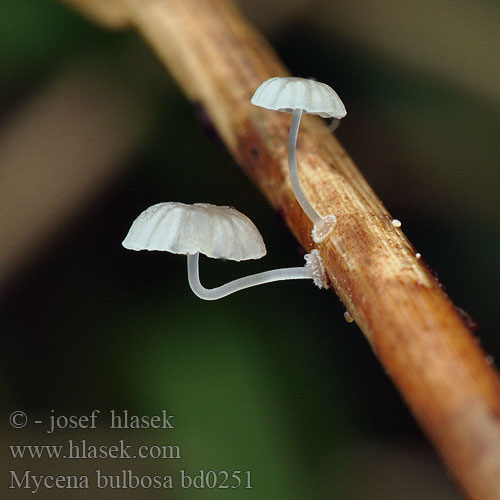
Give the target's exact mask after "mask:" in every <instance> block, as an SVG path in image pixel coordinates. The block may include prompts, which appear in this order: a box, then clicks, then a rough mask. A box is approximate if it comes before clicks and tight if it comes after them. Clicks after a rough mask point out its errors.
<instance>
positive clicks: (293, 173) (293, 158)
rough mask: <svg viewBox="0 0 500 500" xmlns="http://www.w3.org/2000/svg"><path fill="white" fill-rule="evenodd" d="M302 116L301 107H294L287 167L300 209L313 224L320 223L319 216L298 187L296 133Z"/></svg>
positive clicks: (289, 135)
mask: <svg viewBox="0 0 500 500" xmlns="http://www.w3.org/2000/svg"><path fill="white" fill-rule="evenodd" d="M301 118H302V109H294V111H293V116H292V124H291V125H290V132H289V134H288V169H289V170H290V182H291V183H292V189H293V192H294V193H295V198H297V201H298V202H299V205H300V206H301V207H302V210H304V212H305V213H306V214H307V216H308V217H309V218H310V219H311V221H312V222H313V224H320V223H321V216H320V215H319V214H318V212H316V210H314V208H313V207H312V205H311V204H310V203H309V200H308V199H307V198H306V196H305V194H304V192H303V191H302V188H301V187H300V181H299V171H298V168H297V154H296V150H297V135H298V133H299V127H300V120H301Z"/></svg>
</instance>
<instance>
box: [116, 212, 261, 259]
mask: <svg viewBox="0 0 500 500" xmlns="http://www.w3.org/2000/svg"><path fill="white" fill-rule="evenodd" d="M122 245H123V246H124V247H125V248H128V249H129V250H160V251H166V252H171V253H177V254H184V255H194V254H195V253H197V252H200V253H202V254H204V255H206V256H207V257H212V258H214V259H229V260H236V261H241V260H248V259H260V258H261V257H263V256H264V255H266V246H265V244H264V240H263V239H262V236H261V234H260V233H259V230H258V229H257V228H256V227H255V225H254V224H253V222H252V221H251V220H250V219H249V218H248V217H247V216H246V215H243V214H242V213H241V212H238V210H236V209H235V208H232V207H218V206H216V205H210V204H208V203H195V204H194V205H186V204H184V203H178V202H166V203H158V204H157V205H153V206H152V207H149V208H148V209H146V210H145V211H144V212H142V213H141V215H139V217H137V219H135V221H134V222H133V224H132V227H131V228H130V230H129V232H128V234H127V236H126V238H125V239H124V240H123V243H122Z"/></svg>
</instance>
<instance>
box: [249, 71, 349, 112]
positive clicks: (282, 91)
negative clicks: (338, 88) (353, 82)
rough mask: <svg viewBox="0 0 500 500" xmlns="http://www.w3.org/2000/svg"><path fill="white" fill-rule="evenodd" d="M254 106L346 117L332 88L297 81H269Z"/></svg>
mask: <svg viewBox="0 0 500 500" xmlns="http://www.w3.org/2000/svg"><path fill="white" fill-rule="evenodd" d="M252 104H254V105H255V106H260V107H262V108H266V109H273V110H276V111H283V112H285V113H293V111H294V110H295V109H302V110H304V111H305V112H306V113H311V114H314V115H319V116H321V117H322V118H343V117H344V116H345V115H346V114H347V111H346V109H345V106H344V104H343V103H342V101H341V100H340V97H339V96H338V95H337V93H336V92H335V91H334V90H333V89H332V88H331V87H330V86H328V85H326V83H321V82H317V81H315V80H307V79H306V78H298V77H279V76H276V77H274V78H270V79H269V80H267V81H265V82H264V83H262V84H261V85H260V86H259V88H258V89H257V90H256V91H255V94H254V95H253V97H252Z"/></svg>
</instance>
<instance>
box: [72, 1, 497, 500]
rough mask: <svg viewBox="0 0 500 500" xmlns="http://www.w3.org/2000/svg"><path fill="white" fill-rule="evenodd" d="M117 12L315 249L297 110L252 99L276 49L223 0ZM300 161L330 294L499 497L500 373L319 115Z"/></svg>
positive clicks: (474, 492) (429, 420)
mask: <svg viewBox="0 0 500 500" xmlns="http://www.w3.org/2000/svg"><path fill="white" fill-rule="evenodd" d="M71 1H72V2H73V3H75V4H81V5H85V4H87V2H86V0H71ZM88 5H89V6H90V3H89V4H88ZM122 5H123V9H124V10H123V12H122V13H121V14H120V16H119V19H120V21H122V22H123V26H125V25H126V24H127V23H130V24H131V25H135V26H136V27H137V29H138V30H139V31H141V32H142V34H143V36H144V37H145V38H146V40H147V41H148V43H149V44H150V45H151V46H152V47H153V48H154V50H155V51H156V52H157V54H158V56H159V57H160V58H161V60H162V61H163V62H164V63H165V66H166V67H167V68H168V69H169V71H170V72H171V73H172V75H173V76H174V77H175V79H176V80H177V81H178V83H179V85H180V86H181V87H182V88H183V89H184V91H185V92H186V93H187V95H188V96H189V98H190V99H191V100H193V101H195V102H197V103H199V104H201V105H202V106H203V108H204V109H205V110H206V112H207V114H208V116H209V117H210V118H211V120H212V121H213V124H214V126H215V128H216V129H217V131H218V132H219V134H220V136H221V137H222V139H223V140H224V142H225V144H226V145H227V147H228V148H229V150H230V151H231V153H232V154H233V155H234V157H235V158H236V160H237V161H238V163H239V164H240V165H241V167H242V168H243V169H244V171H245V172H246V173H247V175H248V176H249V177H250V178H251V179H252V180H253V181H254V182H255V183H256V184H257V186H258V187H259V188H260V189H261V190H262V192H263V193H264V194H265V196H266V197H267V198H268V200H269V201H270V203H271V204H272V205H273V207H274V208H275V209H276V210H278V211H279V212H280V213H282V214H283V216H284V218H285V220H286V222H287V224H288V225H289V227H290V230H291V231H292V232H293V233H294V234H295V236H296V237H297V239H298V240H299V241H300V242H301V244H302V245H303V246H304V248H305V249H306V250H308V251H309V250H311V248H313V246H314V243H313V241H312V239H311V236H310V234H311V229H312V228H311V223H310V221H309V219H308V218H307V217H306V216H305V214H304V213H303V212H302V210H301V209H300V207H299V205H298V204H297V203H296V201H295V198H294V196H293V193H292V190H291V186H290V181H289V176H288V166H287V150H286V145H287V135H288V128H289V125H290V115H288V114H284V113H278V112H273V111H267V110H263V109H260V108H256V107H254V106H252V105H251V104H250V98H251V96H252V94H253V92H254V91H255V89H256V88H257V86H258V85H259V84H260V83H261V82H263V81H264V80H266V79H268V78H270V77H272V76H284V75H287V74H288V72H287V70H286V68H285V67H284V66H283V64H282V63H281V62H280V61H279V59H278V58H277V56H276V55H275V54H274V52H273V50H272V49H271V47H269V45H268V44H267V43H266V42H265V41H264V40H263V39H262V38H261V37H260V36H259V35H258V34H257V33H256V32H255V31H254V30H253V29H252V28H251V27H250V26H249V25H248V24H247V22H245V20H244V19H242V17H241V16H240V14H239V13H238V11H237V10H236V8H235V7H234V5H233V4H232V3H230V2H229V1H227V0H122ZM114 6H115V7H116V2H115V3H114ZM115 13H116V12H115ZM95 14H96V16H97V17H98V20H100V21H102V22H106V18H105V17H102V16H101V15H100V14H99V12H95ZM101 14H102V13H101ZM114 19H117V17H116V16H115V17H114ZM113 27H117V23H113ZM297 157H298V162H299V168H300V176H301V182H302V185H303V189H304V191H305V193H306V195H307V196H308V198H309V199H310V200H311V201H312V204H313V206H314V207H315V208H316V209H317V210H318V211H319V213H320V214H323V215H325V214H328V213H335V214H336V215H337V217H338V224H337V226H336V228H335V230H334V232H333V233H332V235H331V236H330V237H329V238H328V239H327V240H326V241H325V242H323V243H321V244H319V245H318V248H319V250H320V252H321V255H322V257H323V260H324V263H325V268H326V271H327V274H328V277H329V279H330V280H331V284H332V287H333V288H334V289H335V291H336V293H337V294H338V295H339V297H340V298H341V299H342V301H343V302H344V304H345V305H346V307H347V308H348V310H349V311H350V313H351V315H352V317H353V318H354V319H355V320H356V322H357V324H358V325H359V326H360V328H361V329H362V330H363V332H364V333H365V335H366V337H367V339H368V340H369V342H370V343H371V345H372V347H373V350H374V352H375V354H376V355H377V356H378V358H379V359H380V361H381V363H382V364H383V365H384V367H385V368H386V370H387V372H388V374H389V376H390V377H391V378H392V379H393V381H394V383H395V384H396V386H397V387H398V388H399V390H400V391H401V393H402V395H403V397H404V398H405V399H406V401H407V403H408V405H409V407H410V408H411V411H412V412H413V414H414V415H415V417H416V418H417V420H418V421H419V423H420V424H421V426H422V427H423V428H424V429H425V431H426V432H427V434H428V435H429V437H430V439H431V440H432V441H433V442H434V444H435V446H436V448H437V449H438V451H439V452H440V454H441V455H442V457H443V459H444V460H445V462H446V463H447V464H448V466H449V468H450V469H451V470H452V471H453V474H454V475H455V477H456V479H457V481H458V482H459V483H460V484H461V486H462V487H463V489H464V490H465V491H466V492H467V494H468V496H469V497H470V498H471V499H476V500H492V499H499V498H500V383H499V379H498V376H497V374H496V372H495V371H494V369H493V368H492V366H489V365H488V363H487V362H486V360H485V354H484V352H482V350H481V349H480V347H479V346H478V345H477V343H476V342H475V341H474V338H473V336H472V335H471V333H470V331H469V330H468V328H467V327H466V325H464V323H463V322H462V320H461V318H460V316H459V315H458V314H457V312H456V310H455V308H454V306H453V304H452V303H451V302H450V301H449V299H448V298H447V297H446V295H445V294H444V292H443V290H442V289H441V287H440V286H439V283H438V282H437V281H436V280H435V279H434V277H433V276H432V275H431V274H430V273H429V271H428V270H427V268H426V267H425V265H424V263H423V262H422V260H419V259H417V258H416V257H415V253H416V252H415V249H414V248H413V247H412V245H411V244H410V243H409V242H408V240H407V239H406V237H405V235H404V234H403V232H402V230H401V229H399V228H395V227H394V226H393V225H392V217H391V216H390V215H389V213H388V212H387V210H386V209H385V208H384V206H383V205H382V203H381V202H380V200H379V199H378V198H377V196H376V195H375V194H374V193H373V191H372V190H371V188H370V187H369V186H368V184H367V183H366V181H365V179H364V178H363V177H362V175H361V174H360V173H359V171H358V170H357V168H356V167H355V165H354V164H353V163H352V161H351V159H350V158H349V156H348V155H347V154H346V152H345V151H344V150H343V149H342V147H341V146H340V144H339V143H338V141H337V140H336V139H335V138H334V137H333V136H332V135H331V134H329V132H328V130H327V127H326V126H325V125H324V123H323V122H322V121H321V120H320V119H319V118H317V117H313V116H305V117H304V119H303V123H302V125H301V129H300V133H299V141H298V150H297Z"/></svg>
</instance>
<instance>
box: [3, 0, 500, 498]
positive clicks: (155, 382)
mask: <svg viewBox="0 0 500 500" xmlns="http://www.w3.org/2000/svg"><path fill="white" fill-rule="evenodd" d="M240 5H241V7H242V9H243V10H244V12H245V13H246V14H247V16H248V17H249V18H250V19H251V21H252V22H253V23H254V24H255V25H256V26H257V27H258V28H259V29H260V30H261V31H262V32H263V33H264V35H265V36H266V37H267V38H268V39H269V40H270V42H271V43H272V44H273V45H274V47H275V48H276V50H277V52H278V53H279V54H280V56H281V57H282V58H283V60H284V61H285V63H286V64H287V65H288V66H289V67H290V69H291V70H292V72H293V73H294V74H296V75H298V76H305V77H314V78H317V79H318V80H320V81H324V82H326V83H328V84H330V85H332V86H333V87H334V88H335V89H336V90H337V92H338V93H339V95H340V96H341V97H342V99H343V101H344V103H345V104H346V107H347V110H348V116H347V118H346V119H345V120H343V121H342V123H341V126H340V127H339V129H338V131H337V132H336V134H337V136H338V137H339V139H340V140H341V142H342V143H343V144H344V146H345V147H346V149H347V150H348V152H349V153H350V155H351V156H352V157H353V158H354V160H355V161H356V163H357V164H358V166H359V168H360V169H361V171H362V172H363V174H364V175H365V176H366V177H367V178H368V180H369V182H370V183H371V185H372V186H373V188H374V189H375V191H376V192H377V194H378V195H379V196H380V198H381V199H382V200H383V202H384V203H385V205H386V206H387V208H388V209H389V211H390V212H391V214H392V215H393V216H394V217H396V218H398V219H400V220H401V221H402V224H403V230H404V231H405V233H406V234H407V235H408V237H409V238H410V240H411V241H412V243H413V244H414V245H415V247H416V248H417V250H418V251H419V252H420V253H421V254H422V256H423V258H424V259H425V261H426V262H427V263H428V264H429V265H430V266H431V267H432V268H433V269H434V270H435V271H436V272H437V274H438V276H439V278H440V280H441V281H442V283H443V284H444V285H445V288H446V291H447V292H448V294H449V295H450V297H451V299H452V300H453V301H454V302H455V303H456V304H457V305H458V306H460V307H461V308H463V309H464V310H465V311H467V313H468V314H470V316H471V318H473V320H474V321H475V322H477V324H478V329H477V331H476V333H477V335H478V337H479V339H480V341H481V343H482V344H483V346H484V347H485V349H486V350H487V351H488V352H489V353H490V354H491V355H492V356H493V357H495V356H499V355H500V336H499V335H498V328H497V323H498V322H497V308H498V303H499V301H500V272H499V266H498V258H497V256H498V247H499V245H500V224H499V218H498V215H497V211H498V199H499V178H500V174H499V169H498V165H499V160H500V147H499V144H500V113H499V103H500V64H499V63H500V54H499V43H498V42H499V40H498V33H499V29H500V7H499V4H498V3H497V2H496V1H491V0H480V1H475V2H473V1H470V0H455V1H452V0H444V1H441V2H433V1H430V0H423V1H421V2H410V1H409V0H404V1H396V0H383V1H380V2H370V1H368V0H351V1H347V0H339V1H326V0H312V1H311V0H309V1H306V0H293V1H291V0H287V1H285V0H271V1H264V0H258V1H253V2H244V1H243V0H241V2H240ZM179 29H182V27H179ZM0 66H1V67H2V72H1V75H0V103H1V107H0V206H1V214H0V294H1V296H0V299H1V302H0V333H1V337H0V338H1V343H2V344H1V367H0V384H1V389H2V424H1V427H0V432H1V436H2V443H4V444H3V449H2V450H1V451H0V455H1V457H2V464H3V466H2V481H3V482H2V488H4V489H3V491H2V493H0V497H2V498H24V497H29V496H32V493H30V491H29V490H26V491H24V490H23V491H19V490H12V489H10V490H9V489H5V488H8V486H9V484H10V475H9V473H8V471H9V470H16V471H18V472H20V471H24V470H26V469H28V468H30V469H31V470H33V474H36V473H37V474H43V473H44V474H76V473H81V474H88V475H89V476H92V475H93V473H94V471H95V470H96V469H97V468H102V470H103V471H106V473H108V474H112V473H115V474H118V473H119V471H121V470H123V469H132V470H134V471H135V473H136V474H138V475H149V476H151V475H165V474H171V475H173V476H174V481H176V479H175V478H177V477H178V471H179V470H180V469H185V470H186V471H188V472H191V473H195V472H197V471H199V470H200V469H205V470H228V471H233V470H242V471H246V470H251V471H252V485H253V489H235V490H209V489H196V490H195V489H185V490H183V489H181V488H180V487H178V485H176V486H174V488H173V489H172V490H154V489H139V490H134V489H128V490H118V489H114V490H113V489H110V488H108V489H102V490H100V491H97V492H92V493H89V492H88V491H85V490H82V491H79V490H59V491H55V490H43V491H40V492H39V493H37V497H38V498H56V496H54V495H61V494H62V496H58V497H57V498H88V497H89V495H90V496H91V497H92V498H94V497H95V498H116V497H117V496H118V495H120V496H123V497H125V498H172V499H180V500H183V499H200V500H205V499H207V500H208V499H213V498H221V499H222V498H242V499H254V498H255V499H263V498H266V499H267V498H273V499H275V500H295V499H297V500H299V499H304V498H310V499H313V498H322V499H333V498H345V499H359V500H375V499H384V500H388V499H389V500H390V499H401V498H405V499H429V498H436V499H455V498H458V493H457V491H456V490H455V487H454V486H453V484H452V483H451V481H450V479H449V478H448V477H447V475H446V472H445V470H444V468H443V467H442V466H441V465H440V463H439V461H438V458H437V457H436V456H435V454H434V452H433V450H432V449H431V448H430V446H429V444H428V443H427V441H426V439H425V438H424V437H423V436H422V434H421V432H420V430H419V429H418V428H417V426H416V424H415V423H414V421H413V419H412V417H411V415H410V414H409V412H408V411H407V409H406V407H405V405H404V404H403V402H402V401H401V399H400V397H399V395H398V393H397V391H396V390H395V389H394V388H393V386H392V385H391V382H390V381H389V379H388V377H387V376H386V375H385V373H384V371H383V369H382V368H381V367H380V365H379V364H378V362H377V360H376V358H375V357H374V355H373V353H372V352H371V350H370V348H369V345H368V343H367V342H366V341H365V339H364V337H363V335H362V334H361V332H360V331H359V329H358V328H357V327H356V325H355V324H348V323H346V322H345V321H344V317H343V312H344V309H343V307H342V304H341V303H340V302H339V300H338V299H337V298H336V297H335V295H333V294H332V293H331V292H329V293H325V292H324V291H323V292H321V291H319V290H318V289H315V288H314V287H312V286H311V285H310V284H309V283H301V282H297V283H290V284H274V285H270V286H267V287H259V288H254V289H252V290H247V291H244V292H241V293H239V294H236V295H234V296H231V297H228V298H226V299H224V300H221V301H217V302H214V303H210V302H203V301H200V300H199V299H197V298H196V297H195V296H194V295H193V294H192V293H191V291H190V290H189V287H188V284H187V279H186V262H185V259H184V258H182V257H180V256H174V255H163V254H158V253H148V252H138V253H136V252H130V251H126V250H125V249H123V248H122V246H121V241H122V239H123V238H124V236H125V235H126V233H127V231H128V228H129V226H130V224H131V222H132V221H133V220H134V218H135V217H136V216H137V215H138V214H139V213H140V212H141V211H142V210H144V209H145V208H146V207H148V206H150V205H152V204H154V203H157V202H160V201H182V202H185V203H193V202H209V203H214V204H223V205H233V206H235V207H236V208H238V209H239V210H241V211H242V212H243V213H245V214H247V215H248V216H249V217H250V218H251V219H252V220H253V221H254V222H255V224H256V225H257V227H258V228H259V229H260V230H261V232H262V234H263V237H264V240H265V241H266V245H267V248H268V256H267V257H266V258H265V259H263V260H262V261H258V262H250V263H238V264H235V263H230V262H215V261H209V260H208V259H203V261H202V262H201V272H202V280H203V281H204V282H205V283H206V284H207V285H216V284H220V283H222V282H224V281H226V280H229V279H232V278H234V277H238V276H242V275H244V274H248V273H251V272H257V271H261V270H264V269H271V268H274V267H284V266H294V265H301V264H302V261H303V260H302V256H301V252H300V249H299V248H298V244H297V242H296V241H295V240H294V239H293V238H292V236H291V235H290V234H289V233H288V231H287V229H286V228H285V227H284V226H283V224H282V222H281V221H280V219H279V217H278V216H277V215H276V214H275V213H274V212H273V211H272V210H271V209H270V207H269V206H268V205H267V202H266V201H265V200H264V198H263V197H262V196H261V195H260V193H259V192H258V191H257V190H256V189H255V187H254V186H253V185H251V184H250V182H249V181H248V180H247V178H245V177H244V175H243V174H242V173H241V172H240V170H239V169H238V168H237V166H236V165H235V163H234V161H233V160H232V159H231V158H230V157H229V155H228V154H227V152H226V151H225V150H224V148H223V146H222V145H221V144H219V143H218V142H217V141H216V140H215V139H214V137H213V134H210V131H209V130H207V129H206V127H204V120H203V117H202V116H200V115H199V112H198V111H197V109H196V108H195V107H193V106H192V105H191V104H190V103H189V102H188V101H187V100H186V99H185V97H184V96H183V94H182V93H181V92H180V90H179V89H178V88H177V87H176V85H175V83H174V82H173V81H172V80H171V78H170V76H169V75H168V74H167V73H166V72H165V70H164V69H163V68H162V66H161V65H160V63H159V62H158V61H157V60H156V58H155V56H154V55H153V54H152V53H151V52H150V51H149V49H148V48H147V46H146V45H145V43H144V42H143V41H142V40H141V38H140V37H139V35H137V34H136V33H134V32H125V33H122V32H119V33H118V32H110V31H105V30H102V29H100V28H98V27H96V26H95V25H93V24H91V23H90V22H88V21H87V20H85V19H84V18H82V17H80V16H79V15H78V14H77V13H75V12H73V11H72V10H70V9H69V8H67V7H65V6H63V5H61V4H59V3H58V2H56V1H53V0H39V1H36V2H33V1H30V0H1V1H0ZM92 409H101V411H102V413H103V415H104V414H105V412H106V411H107V410H109V409H117V410H121V409H128V410H129V411H130V413H134V414H138V415H142V414H147V415H154V414H159V413H160V412H161V410H162V409H166V410H167V411H168V412H169V414H173V415H175V423H176V428H175V429H174V430H167V431H158V432H151V431H149V430H141V431H133V430H122V431H116V430H115V431H114V432H113V431H111V430H109V429H108V428H107V427H108V426H107V425H106V424H107V421H106V420H104V418H105V417H104V416H103V417H102V420H101V424H102V425H100V426H99V428H98V429H96V430H87V431H84V430H78V431H77V430H71V431H60V432H55V433H54V434H53V435H50V436H49V435H47V434H46V433H45V432H44V431H43V430H42V429H41V428H40V427H37V426H36V425H34V424H33V423H32V421H33V419H35V418H41V419H43V420H44V421H46V420H47V418H48V417H49V416H50V415H51V414H52V413H51V410H54V414H59V413H60V414H64V415H85V414H87V413H88V412H89V411H90V410H92ZM14 410H23V411H25V412H26V413H27V414H28V416H29V418H30V424H29V425H28V426H27V427H26V428H25V429H23V430H16V429H12V428H11V427H10V426H9V425H8V416H9V414H10V413H11V412H12V411H14ZM67 439H87V440H88V441H89V442H93V443H94V444H101V443H110V442H111V443H113V442H116V440H117V439H125V440H127V441H130V442H135V443H141V444H142V443H145V442H146V443H149V442H151V443H155V444H170V445H178V446H180V448H181V450H182V457H183V458H182V460H163V461H162V460H151V461H147V460H142V461H139V460H137V461H128V462H126V461H125V462H120V463H119V461H116V460H115V461H112V460H107V461H106V460H105V461H102V462H96V461H91V460H87V461H64V460H52V461H49V460H33V461H20V460H17V461H15V460H12V459H11V458H10V457H9V450H8V448H7V446H8V445H13V444H37V443H45V444H47V443H48V444H61V443H64V442H66V441H67ZM98 464H99V466H98ZM103 473H104V472H103ZM61 491H62V493H61Z"/></svg>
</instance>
